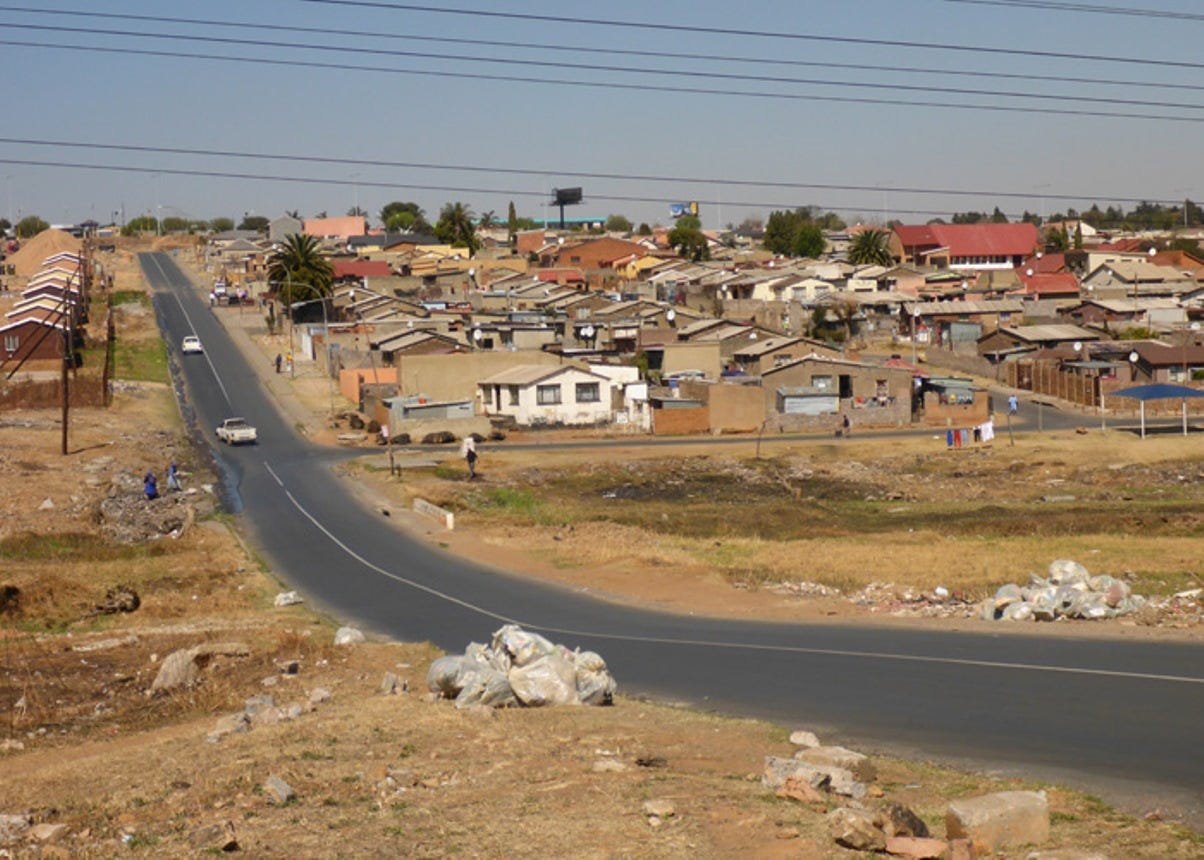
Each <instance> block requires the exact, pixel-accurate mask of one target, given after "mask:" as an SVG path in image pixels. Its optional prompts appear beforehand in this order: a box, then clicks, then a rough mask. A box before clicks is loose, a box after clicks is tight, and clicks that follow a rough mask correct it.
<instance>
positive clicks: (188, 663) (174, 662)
mask: <svg viewBox="0 0 1204 860" xmlns="http://www.w3.org/2000/svg"><path fill="white" fill-rule="evenodd" d="M199 677H200V668H199V667H198V666H197V663H196V655H195V654H194V653H193V652H192V649H191V648H184V649H181V650H179V651H173V652H172V653H170V654H168V655H167V658H166V659H165V660H164V661H163V663H162V665H160V666H159V674H157V675H156V676H155V680H154V682H152V683H151V691H152V692H161V691H163V690H174V689H176V688H177V687H191V686H192V685H193V684H195V683H196V681H197V678H199Z"/></svg>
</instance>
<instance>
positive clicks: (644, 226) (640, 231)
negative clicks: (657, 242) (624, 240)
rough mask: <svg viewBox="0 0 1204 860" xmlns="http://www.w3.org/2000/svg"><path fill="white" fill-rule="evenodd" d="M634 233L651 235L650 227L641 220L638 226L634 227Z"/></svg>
mask: <svg viewBox="0 0 1204 860" xmlns="http://www.w3.org/2000/svg"><path fill="white" fill-rule="evenodd" d="M635 233H636V235H637V236H651V235H652V228H651V227H649V226H648V222H647V221H641V222H640V226H639V227H637V228H636V231H635Z"/></svg>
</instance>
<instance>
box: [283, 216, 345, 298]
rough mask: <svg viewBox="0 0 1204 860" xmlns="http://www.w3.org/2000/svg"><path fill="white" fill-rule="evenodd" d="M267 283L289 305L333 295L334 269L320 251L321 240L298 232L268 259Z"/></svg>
mask: <svg viewBox="0 0 1204 860" xmlns="http://www.w3.org/2000/svg"><path fill="white" fill-rule="evenodd" d="M268 280H269V281H271V282H272V286H273V287H274V289H275V291H276V294H277V295H283V298H284V301H285V302H287V303H289V304H294V303H296V302H307V301H311V300H313V299H320V298H325V297H326V296H328V295H330V292H331V284H332V282H333V280H334V270H333V269H332V268H331V266H330V262H329V261H328V260H327V259H326V258H325V257H323V256H322V254H321V252H320V250H319V249H318V240H317V239H315V238H314V237H313V236H307V235H305V234H304V233H295V234H293V235H292V236H289V237H288V238H287V239H285V241H284V244H283V245H282V246H281V247H280V248H279V250H277V251H276V252H275V253H274V254H272V256H271V257H270V258H269V260H268Z"/></svg>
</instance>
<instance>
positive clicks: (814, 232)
mask: <svg viewBox="0 0 1204 860" xmlns="http://www.w3.org/2000/svg"><path fill="white" fill-rule="evenodd" d="M827 247H828V240H827V239H825V238H824V231H823V230H822V229H821V228H820V226H819V225H818V224H803V225H801V226H800V227H799V228H798V230H796V231H795V234H794V244H793V245H791V247H790V253H791V254H792V255H794V256H795V257H818V256H819V255H820V254H822V253H823V252H824V251H825V250H827Z"/></svg>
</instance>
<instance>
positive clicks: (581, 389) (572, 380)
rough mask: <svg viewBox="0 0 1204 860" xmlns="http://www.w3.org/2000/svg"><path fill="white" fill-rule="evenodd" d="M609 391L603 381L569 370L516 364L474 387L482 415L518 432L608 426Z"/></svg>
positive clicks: (588, 373)
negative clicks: (521, 429)
mask: <svg viewBox="0 0 1204 860" xmlns="http://www.w3.org/2000/svg"><path fill="white" fill-rule="evenodd" d="M611 386H612V383H611V381H610V380H609V379H607V378H606V377H605V376H602V375H601V374H598V373H594V372H592V371H589V370H583V369H581V368H579V367H574V366H571V365H558V366H555V367H548V366H545V365H519V366H517V367H513V368H510V369H509V370H504V371H502V372H500V373H496V374H494V375H493V376H490V377H488V378H486V379H482V380H481V381H480V382H479V383H477V388H478V393H479V400H480V403H481V405H482V407H483V409H484V410H485V413H486V414H487V415H489V416H491V417H494V416H497V417H505V418H508V419H511V420H512V421H513V422H514V423H515V424H517V425H518V426H520V427H557V426H596V425H600V424H607V423H609V422H610V418H611Z"/></svg>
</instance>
